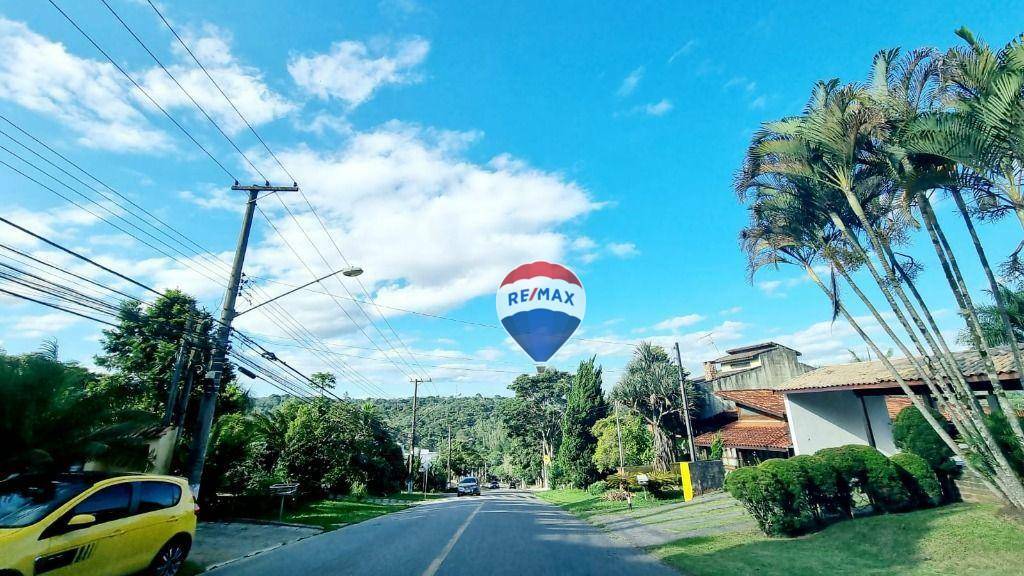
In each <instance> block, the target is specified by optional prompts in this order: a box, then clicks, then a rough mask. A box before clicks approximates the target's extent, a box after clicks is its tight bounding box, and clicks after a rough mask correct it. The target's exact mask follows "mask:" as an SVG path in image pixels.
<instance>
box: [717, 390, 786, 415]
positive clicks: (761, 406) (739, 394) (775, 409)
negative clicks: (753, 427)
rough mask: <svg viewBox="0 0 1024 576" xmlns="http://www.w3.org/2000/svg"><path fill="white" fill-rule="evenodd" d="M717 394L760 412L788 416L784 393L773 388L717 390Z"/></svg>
mask: <svg viewBox="0 0 1024 576" xmlns="http://www.w3.org/2000/svg"><path fill="white" fill-rule="evenodd" d="M715 394H716V395H718V396H720V397H722V398H725V399H726V400H732V401H733V402H735V403H736V404H739V405H740V406H743V407H747V408H753V409H754V410H756V411H758V412H764V413H765V414H771V415H772V416H775V417H777V418H785V417H786V404H785V401H784V399H783V397H782V395H781V394H776V393H775V392H774V391H772V390H767V389H758V390H717V391H715Z"/></svg>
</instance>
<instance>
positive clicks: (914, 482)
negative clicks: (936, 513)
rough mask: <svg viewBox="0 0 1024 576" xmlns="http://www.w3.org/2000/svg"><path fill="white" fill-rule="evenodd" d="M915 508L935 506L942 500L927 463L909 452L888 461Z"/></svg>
mask: <svg viewBox="0 0 1024 576" xmlns="http://www.w3.org/2000/svg"><path fill="white" fill-rule="evenodd" d="M889 460H890V461H891V462H892V464H893V465H894V466H895V467H896V471H897V472H898V473H899V475H900V480H902V481H903V485H904V486H905V487H906V489H907V491H908V492H909V493H910V496H911V498H913V500H914V504H915V505H916V506H935V505H937V504H938V503H939V502H940V501H941V500H942V487H941V485H940V484H939V478H938V476H936V475H935V470H933V469H932V467H931V466H930V465H929V464H928V461H927V460H925V459H924V458H922V457H921V456H919V455H917V454H913V453H911V452H900V453H899V454H896V455H895V456H893V457H892V458H890V459H889Z"/></svg>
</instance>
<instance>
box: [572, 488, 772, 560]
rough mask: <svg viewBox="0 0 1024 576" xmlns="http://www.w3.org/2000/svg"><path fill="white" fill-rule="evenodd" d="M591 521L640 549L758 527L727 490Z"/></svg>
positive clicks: (600, 517)
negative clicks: (678, 502) (686, 500)
mask: <svg viewBox="0 0 1024 576" xmlns="http://www.w3.org/2000/svg"><path fill="white" fill-rule="evenodd" d="M589 522H591V523H593V524H596V525H597V526H599V527H601V528H602V529H604V530H605V531H607V532H609V533H610V534H611V536H612V537H614V538H618V539H620V540H624V541H626V542H628V543H629V544H631V545H633V546H637V547H639V548H649V547H651V546H660V545H662V544H665V543H667V542H672V541H674V540H679V539H681V538H694V537H698V536H712V535H715V534H722V533H726V532H740V531H745V530H750V529H752V528H756V524H755V523H754V520H753V519H752V518H751V517H750V515H749V514H747V511H746V510H744V509H743V506H742V505H741V504H740V503H739V502H737V501H736V500H734V499H733V498H732V497H731V496H729V495H728V494H726V493H724V492H714V493H711V494H707V495H704V496H698V497H697V498H694V499H693V500H691V501H689V502H686V503H682V504H667V505H665V506H657V507H654V508H645V509H640V510H634V511H633V512H625V513H615V514H604V515H601V516H594V517H592V518H590V519H589Z"/></svg>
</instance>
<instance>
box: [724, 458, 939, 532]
mask: <svg viewBox="0 0 1024 576" xmlns="http://www.w3.org/2000/svg"><path fill="white" fill-rule="evenodd" d="M725 488H726V490H727V491H728V492H729V493H730V494H731V495H732V496H733V497H734V498H736V499H737V500H739V501H740V502H742V503H743V505H744V506H745V507H746V508H747V510H748V511H749V512H750V514H751V515H752V516H753V517H754V519H755V520H756V521H757V523H758V525H759V526H760V528H761V530H762V531H763V532H764V533H765V534H768V535H772V536H776V535H795V534H801V533H805V532H808V531H812V530H814V529H816V528H819V527H820V526H821V525H822V524H824V523H825V522H827V521H828V520H830V519H833V518H836V517H842V516H846V517H849V516H851V511H852V502H853V494H854V492H855V491H856V492H859V493H861V494H863V495H864V496H865V497H867V499H868V500H869V502H870V503H871V506H872V508H873V509H874V511H875V512H880V513H886V512H900V511H905V510H911V509H914V508H921V507H926V506H932V505H935V504H937V503H938V502H939V500H940V499H941V489H940V487H939V482H938V479H937V478H936V476H935V473H934V472H933V471H932V469H931V467H930V466H929V465H928V462H926V461H925V460H924V459H923V458H921V457H920V456H917V455H914V454H899V455H897V456H896V457H894V458H892V459H890V458H887V457H886V456H885V455H883V454H882V453H881V452H879V451H878V450H876V449H874V448H871V447H869V446H860V445H848V446H840V447H837V448H828V449H825V450H821V451H819V452H818V453H817V454H815V455H812V456H798V457H795V458H790V459H779V458H774V459H771V460H766V461H765V462H762V463H761V464H759V465H758V466H749V467H745V468H740V469H738V470H735V471H733V472H732V473H730V474H729V475H728V476H727V477H726V479H725Z"/></svg>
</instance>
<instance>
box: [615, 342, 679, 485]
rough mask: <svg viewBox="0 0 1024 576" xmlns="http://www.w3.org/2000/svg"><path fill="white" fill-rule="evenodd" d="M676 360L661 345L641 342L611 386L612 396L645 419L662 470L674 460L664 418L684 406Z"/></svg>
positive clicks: (656, 459)
mask: <svg viewBox="0 0 1024 576" xmlns="http://www.w3.org/2000/svg"><path fill="white" fill-rule="evenodd" d="M677 378H678V373H677V371H676V366H675V364H673V363H672V361H671V360H670V359H669V356H668V353H667V352H665V349H664V348H662V347H661V346H655V345H654V344H651V343H650V342H641V343H640V344H638V345H637V347H636V350H634V352H633V358H632V359H631V360H630V361H629V362H628V363H627V364H626V368H625V372H624V373H623V374H622V377H621V378H620V379H619V382H618V383H617V384H616V385H615V387H614V388H613V389H612V394H611V397H612V398H611V399H612V401H613V402H618V403H620V404H621V405H623V406H626V407H628V408H629V409H630V410H631V411H632V412H634V413H635V414H637V415H638V416H640V417H641V418H643V419H644V421H645V422H646V423H647V425H648V426H649V427H650V429H651V435H652V437H653V439H654V461H653V463H652V464H653V466H654V469H655V470H658V471H665V470H668V469H669V465H670V464H671V463H672V462H674V461H675V456H676V453H675V447H674V446H673V443H672V440H671V438H670V437H669V435H668V432H666V428H665V425H666V422H667V421H668V419H670V418H671V417H673V416H678V415H679V414H680V413H681V412H682V409H683V406H682V396H681V395H680V392H679V381H678V379H677Z"/></svg>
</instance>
